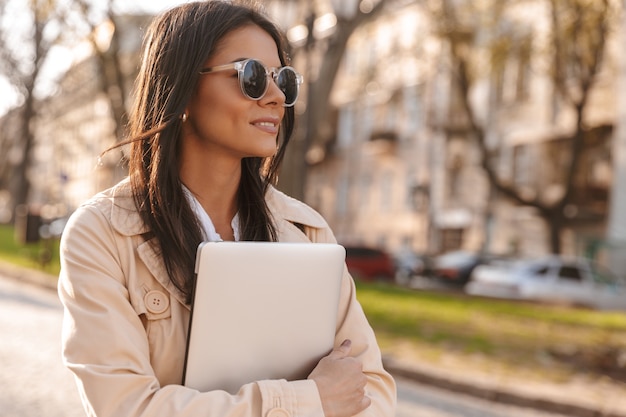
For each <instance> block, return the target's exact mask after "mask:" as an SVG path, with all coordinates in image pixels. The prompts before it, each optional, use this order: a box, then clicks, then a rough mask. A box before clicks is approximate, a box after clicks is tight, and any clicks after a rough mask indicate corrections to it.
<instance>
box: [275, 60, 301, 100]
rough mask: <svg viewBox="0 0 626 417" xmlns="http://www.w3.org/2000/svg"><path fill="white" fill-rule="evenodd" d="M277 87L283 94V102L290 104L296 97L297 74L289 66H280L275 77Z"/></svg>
mask: <svg viewBox="0 0 626 417" xmlns="http://www.w3.org/2000/svg"><path fill="white" fill-rule="evenodd" d="M276 84H277V85H278V88H280V90H281V91H282V92H283V94H285V104H286V105H288V106H289V105H292V104H293V103H295V102H296V99H297V98H298V80H297V75H296V73H295V71H294V70H292V69H291V68H282V69H281V70H280V71H279V72H278V76H277V77H276Z"/></svg>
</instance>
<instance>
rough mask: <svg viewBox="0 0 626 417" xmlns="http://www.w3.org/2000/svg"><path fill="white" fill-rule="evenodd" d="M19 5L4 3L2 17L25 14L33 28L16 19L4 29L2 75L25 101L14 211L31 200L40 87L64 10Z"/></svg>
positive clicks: (0, 35)
mask: <svg viewBox="0 0 626 417" xmlns="http://www.w3.org/2000/svg"><path fill="white" fill-rule="evenodd" d="M10 7H13V8H15V7H16V3H15V2H10V1H8V0H2V1H0V14H2V15H5V14H6V13H8V14H11V13H23V14H24V15H25V16H24V18H25V19H28V20H30V23H31V24H30V25H29V26H20V24H22V22H23V21H22V20H21V19H15V20H14V25H13V26H0V73H1V74H2V75H3V76H4V77H6V79H7V80H8V81H9V82H10V83H11V85H12V86H13V87H14V88H15V90H16V91H17V92H18V94H19V95H20V98H21V102H22V105H21V106H20V111H19V113H20V117H19V126H18V129H17V139H15V140H14V146H17V147H18V148H17V150H16V151H15V153H14V154H15V155H17V158H15V161H10V162H11V164H13V165H14V166H13V169H12V171H13V178H12V184H11V185H10V188H11V196H12V200H13V201H12V203H13V204H12V206H13V208H15V207H17V206H19V205H22V204H25V203H27V201H28V195H29V191H30V180H29V168H30V165H31V158H32V150H33V147H34V143H35V133H34V130H35V126H34V125H35V122H36V118H37V110H38V100H39V97H37V95H36V93H37V88H38V87H39V86H40V84H41V81H42V68H43V66H44V64H45V62H46V60H47V58H48V55H49V52H50V50H51V49H52V47H53V46H54V45H56V44H58V43H59V40H60V38H61V36H62V33H63V25H64V23H63V22H64V19H63V10H62V9H60V8H59V7H57V3H56V1H55V0H29V1H28V3H27V4H26V5H22V6H21V7H22V9H20V10H18V11H17V12H16V11H15V10H12V11H8V9H9V8H10Z"/></svg>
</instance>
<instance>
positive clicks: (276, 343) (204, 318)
mask: <svg viewBox="0 0 626 417" xmlns="http://www.w3.org/2000/svg"><path fill="white" fill-rule="evenodd" d="M344 262H345V249H344V248H343V247H342V246H340V245H337V244H327V243H274V242H205V243H203V244H201V245H200V247H199V248H198V255H197V260H196V277H197V280H196V286H195V289H194V295H193V301H192V311H191V321H190V324H189V335H188V342H187V352H186V355H185V368H184V374H183V384H184V385H185V386H187V387H191V388H194V389H197V390H199V391H203V392H205V391H210V390H215V389H220V390H225V391H228V392H230V393H233V394H234V393H236V392H237V391H238V390H239V388H240V387H241V386H242V385H244V384H246V383H249V382H254V381H260V380H264V379H281V378H284V379H287V380H297V379H304V378H306V377H307V376H308V374H309V373H310V372H311V371H312V370H313V368H314V367H315V365H316V364H317V362H318V361H319V359H321V358H322V357H323V356H325V355H327V354H328V353H329V352H330V351H331V350H332V348H333V342H334V337H335V327H336V321H337V310H338V305H339V293H340V288H341V277H342V274H343V268H344Z"/></svg>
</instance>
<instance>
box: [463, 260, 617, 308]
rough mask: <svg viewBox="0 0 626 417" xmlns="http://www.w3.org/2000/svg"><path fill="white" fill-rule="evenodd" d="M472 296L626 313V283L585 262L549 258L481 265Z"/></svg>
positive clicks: (471, 286)
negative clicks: (541, 302)
mask: <svg viewBox="0 0 626 417" xmlns="http://www.w3.org/2000/svg"><path fill="white" fill-rule="evenodd" d="M465 291H466V292H467V293H468V294H473V295H484V296H491V297H500V298H511V299H526V300H537V301H546V302H557V303H566V304H571V305H576V306H585V307H591V308H597V309H608V310H626V283H625V282H624V280H622V279H621V278H619V277H617V276H616V275H615V274H614V273H612V272H611V271H609V270H608V269H605V268H603V267H601V266H599V265H597V264H595V263H593V262H591V261H589V260H587V259H584V258H568V257H562V256H549V257H545V258H541V259H536V260H522V261H517V262H512V263H508V264H507V263H500V264H492V265H480V266H478V267H476V269H475V270H474V272H473V274H472V277H471V280H470V282H469V283H468V284H467V285H466V287H465Z"/></svg>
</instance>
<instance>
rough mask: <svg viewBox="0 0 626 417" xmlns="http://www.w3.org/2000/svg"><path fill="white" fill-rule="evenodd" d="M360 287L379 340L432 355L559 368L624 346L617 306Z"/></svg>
mask: <svg viewBox="0 0 626 417" xmlns="http://www.w3.org/2000/svg"><path fill="white" fill-rule="evenodd" d="M357 293H358V298H359V301H360V302H361V304H362V305H363V309H364V310H365V313H366V315H367V317H368V319H369V321H370V323H371V325H372V327H373V328H374V330H375V331H376V334H377V337H378V338H379V342H380V343H381V346H382V347H383V349H385V350H388V351H391V352H393V351H394V350H395V349H396V348H398V347H401V348H405V347H406V346H411V349H412V350H413V353H417V354H420V355H421V356H424V355H425V356H427V357H429V358H430V359H434V360H436V359H437V357H438V356H441V355H442V354H448V355H450V354H453V355H455V356H456V357H457V358H464V359H463V360H465V361H466V362H469V361H472V362H476V363H479V362H482V363H483V364H488V365H489V366H490V367H492V368H493V367H501V368H507V369H513V368H521V367H523V368H524V369H525V371H529V372H542V373H545V372H547V371H553V372H555V373H558V374H559V375H562V374H563V373H568V372H573V371H580V370H581V369H583V368H585V369H586V370H592V371H593V370H595V368H594V367H595V365H597V364H599V363H603V361H606V360H607V355H609V354H612V353H613V352H618V353H619V352H626V314H624V313H620V312H601V311H593V310H584V309H575V308H569V307H564V306H549V305H541V304H531V303H521V302H507V301H504V300H493V299H486V298H477V297H468V296H465V295H462V294H449V293H436V292H429V291H415V290H410V289H406V288H400V287H396V286H391V285H385V284H366V283H361V282H359V283H358V284H357ZM607 352H608V353H607ZM564 356H566V357H567V360H563V357H564ZM557 357H560V358H561V359H557ZM609 359H611V358H609ZM581 361H584V363H583V362H581ZM596 362H597V363H596Z"/></svg>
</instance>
